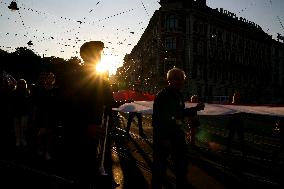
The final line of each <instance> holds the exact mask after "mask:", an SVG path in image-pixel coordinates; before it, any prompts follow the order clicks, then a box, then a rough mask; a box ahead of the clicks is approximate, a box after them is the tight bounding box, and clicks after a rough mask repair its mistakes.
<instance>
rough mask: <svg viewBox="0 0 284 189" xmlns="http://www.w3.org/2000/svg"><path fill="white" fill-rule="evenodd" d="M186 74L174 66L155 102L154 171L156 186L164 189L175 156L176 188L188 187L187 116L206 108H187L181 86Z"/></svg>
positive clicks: (153, 183) (153, 122)
mask: <svg viewBox="0 0 284 189" xmlns="http://www.w3.org/2000/svg"><path fill="white" fill-rule="evenodd" d="M185 77H186V76H185V73H184V71H183V70H181V69H179V68H173V69H171V70H169V71H168V73H167V80H168V86H166V87H165V88H164V89H162V90H161V91H160V92H159V93H158V94H157V96H156V98H155V100H154V105H153V115H152V125H153V171H152V188H155V189H161V188H163V186H164V184H165V183H166V179H167V178H166V172H167V159H168V157H171V158H172V160H173V164H174V170H175V174H176V188H177V189H181V188H188V187H189V186H190V185H189V183H188V182H187V180H186V176H187V171H188V165H189V162H188V159H189V158H188V153H187V150H186V149H187V144H186V140H185V129H184V121H183V119H184V117H186V116H190V115H194V114H196V112H197V111H199V110H202V109H204V104H203V103H198V104H197V105H196V107H192V108H185V104H184V100H183V95H182V93H181V89H182V88H183V85H184V81H185Z"/></svg>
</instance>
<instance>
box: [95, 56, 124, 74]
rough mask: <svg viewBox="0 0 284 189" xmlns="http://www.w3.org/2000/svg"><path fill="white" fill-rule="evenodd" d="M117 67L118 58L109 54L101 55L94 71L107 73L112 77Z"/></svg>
mask: <svg viewBox="0 0 284 189" xmlns="http://www.w3.org/2000/svg"><path fill="white" fill-rule="evenodd" d="M119 66H120V63H119V59H118V57H116V56H114V55H111V54H104V55H102V59H101V62H100V63H99V64H98V65H97V67H96V71H97V72H99V73H103V72H108V73H109V75H113V74H115V72H116V69H117V68H118V67H119Z"/></svg>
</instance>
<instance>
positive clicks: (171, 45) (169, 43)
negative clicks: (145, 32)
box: [165, 37, 177, 50]
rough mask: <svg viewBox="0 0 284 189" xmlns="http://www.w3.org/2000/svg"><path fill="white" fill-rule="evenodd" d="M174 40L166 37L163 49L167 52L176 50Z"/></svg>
mask: <svg viewBox="0 0 284 189" xmlns="http://www.w3.org/2000/svg"><path fill="white" fill-rule="evenodd" d="M176 43H177V42H176V38H175V37H166V39H165V47H166V49H167V50H171V49H176V48H177V45H176Z"/></svg>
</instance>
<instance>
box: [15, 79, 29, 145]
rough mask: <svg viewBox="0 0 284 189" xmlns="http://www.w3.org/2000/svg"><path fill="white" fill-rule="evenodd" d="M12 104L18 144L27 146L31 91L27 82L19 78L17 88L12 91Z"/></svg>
mask: <svg viewBox="0 0 284 189" xmlns="http://www.w3.org/2000/svg"><path fill="white" fill-rule="evenodd" d="M11 104H12V107H11V108H12V109H11V110H12V112H13V114H12V115H13V123H14V133H15V139H16V140H15V141H16V143H15V144H16V146H17V147H20V146H24V147H25V146H27V144H28V142H27V128H28V119H29V116H30V115H31V98H30V91H29V90H28V88H27V82H26V80H24V79H19V80H18V82H17V86H16V89H15V90H14V91H13V92H12V93H11Z"/></svg>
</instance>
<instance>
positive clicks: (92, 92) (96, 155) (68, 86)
mask: <svg viewBox="0 0 284 189" xmlns="http://www.w3.org/2000/svg"><path fill="white" fill-rule="evenodd" d="M103 48H104V43H103V42H101V41H89V42H86V43H84V44H83V45H82V46H81V48H80V56H81V58H82V59H83V61H84V63H83V65H82V66H80V67H79V68H78V69H77V70H74V71H72V72H70V73H69V75H68V76H67V82H66V83H65V86H63V88H64V89H63V92H64V93H65V94H63V101H64V103H63V104H64V117H65V119H64V124H65V125H66V128H68V133H67V134H68V136H67V138H68V139H69V140H68V142H69V145H70V152H71V153H72V155H73V157H72V158H73V165H74V167H75V170H74V171H75V172H76V173H75V174H77V176H78V177H79V180H80V181H82V182H84V183H89V184H91V185H93V184H97V183H98V182H100V180H95V179H96V178H98V177H97V176H98V174H99V170H100V168H102V167H101V165H102V163H101V162H102V161H101V158H100V157H101V156H102V157H103V155H102V153H103V152H101V150H100V149H103V147H104V144H103V141H104V140H103V138H104V137H105V136H106V135H105V134H106V133H105V131H106V129H105V127H104V126H106V124H103V114H104V112H105V110H106V109H105V108H109V109H110V108H111V107H112V104H113V103H114V99H113V95H112V89H111V85H110V84H109V81H108V80H107V78H106V75H105V74H102V73H98V72H96V66H97V65H98V64H99V63H100V61H101V54H102V51H103ZM100 147H101V148H100ZM106 150H108V149H106ZM102 151H103V150H102ZM104 184H106V183H104ZM104 186H106V185H104Z"/></svg>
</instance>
